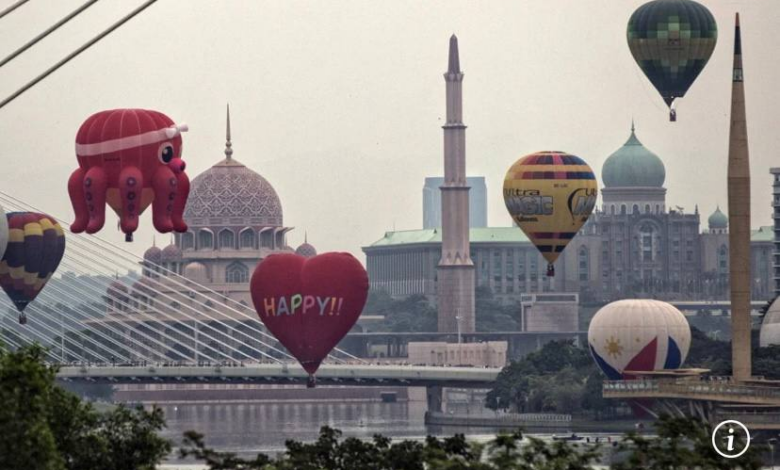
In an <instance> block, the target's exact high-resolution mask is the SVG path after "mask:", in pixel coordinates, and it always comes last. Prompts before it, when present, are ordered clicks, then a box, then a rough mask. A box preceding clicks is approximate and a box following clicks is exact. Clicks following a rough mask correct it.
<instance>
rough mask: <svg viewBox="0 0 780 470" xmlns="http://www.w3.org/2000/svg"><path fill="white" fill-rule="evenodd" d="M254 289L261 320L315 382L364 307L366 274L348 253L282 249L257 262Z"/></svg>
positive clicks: (311, 383)
mask: <svg viewBox="0 0 780 470" xmlns="http://www.w3.org/2000/svg"><path fill="white" fill-rule="evenodd" d="M250 289H251V292H252V302H253V303H254V305H255V310H256V311H257V314H258V316H259V317H260V320H261V321H262V322H263V323H264V324H265V326H266V327H267V328H268V329H269V330H270V331H271V333H273V335H274V336H275V337H276V339H278V340H279V342H280V343H282V344H283V345H284V347H286V348H287V350H288V351H290V354H292V355H293V356H294V357H295V358H296V359H297V360H298V362H300V364H301V366H302V367H303V368H304V370H306V372H308V373H309V381H308V384H307V385H308V386H309V387H313V386H314V384H315V381H314V374H315V372H317V368H318V367H319V366H320V363H321V362H322V360H323V359H325V357H326V356H327V355H328V354H329V353H330V351H331V350H333V348H334V347H335V346H336V345H337V344H338V342H339V341H341V339H342V338H343V337H344V335H346V334H347V332H349V330H350V329H351V328H352V326H354V324H355V322H356V321H357V319H358V317H359V316H360V313H361V312H362V311H363V306H364V305H365V303H366V299H367V298H368V274H367V273H366V270H365V269H364V268H363V266H362V265H361V264H360V262H359V261H358V260H357V259H355V257H354V256H352V255H350V254H349V253H325V254H321V255H317V256H314V257H312V258H305V257H303V256H300V255H296V254H294V253H280V254H274V255H271V256H269V257H267V258H265V259H264V260H263V261H262V262H260V264H258V265H257V268H255V272H254V274H252V280H251V283H250Z"/></svg>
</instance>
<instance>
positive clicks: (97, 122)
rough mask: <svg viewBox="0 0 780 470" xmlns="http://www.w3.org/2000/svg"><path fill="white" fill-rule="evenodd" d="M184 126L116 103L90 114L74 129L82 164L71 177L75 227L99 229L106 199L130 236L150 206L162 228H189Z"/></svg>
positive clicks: (86, 229) (88, 229)
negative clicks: (184, 216) (186, 208)
mask: <svg viewBox="0 0 780 470" xmlns="http://www.w3.org/2000/svg"><path fill="white" fill-rule="evenodd" d="M186 130H187V126H186V125H176V124H174V122H173V120H171V118H169V117H168V116H166V115H165V114H163V113H161V112H158V111H153V110H147V109H112V110H108V111H101V112H98V113H95V114H93V115H92V116H90V117H89V118H87V120H86V121H84V123H83V124H82V125H81V127H80V128H79V131H78V133H77V135H76V155H77V159H78V163H79V168H77V169H76V170H75V171H74V172H73V174H72V175H71V177H70V179H69V181H68V191H69V193H70V199H71V203H72V204H73V210H74V212H75V213H76V220H75V221H74V222H73V224H71V231H72V232H74V233H80V232H84V231H86V232H87V233H95V232H97V231H99V230H100V229H101V228H102V227H103V224H104V223H105V206H106V205H108V206H109V207H111V208H112V209H113V210H114V212H116V214H117V215H118V216H119V219H120V226H121V229H122V231H123V232H125V233H126V234H127V238H128V240H131V239H132V234H133V232H134V231H135V230H136V229H137V227H138V218H139V216H140V215H141V214H142V213H143V212H144V210H146V208H147V207H149V206H152V212H153V214H152V219H153V222H154V226H155V228H156V229H157V230H158V231H160V232H164V233H165V232H171V231H173V230H175V231H177V232H184V231H186V230H187V225H186V223H185V222H184V221H183V219H182V214H183V212H184V207H185V204H186V202H187V196H188V194H189V179H188V178H187V175H186V173H184V169H185V164H184V162H183V161H182V160H181V156H182V137H181V133H182V132H184V131H186Z"/></svg>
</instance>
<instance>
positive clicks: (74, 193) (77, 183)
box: [68, 168, 89, 233]
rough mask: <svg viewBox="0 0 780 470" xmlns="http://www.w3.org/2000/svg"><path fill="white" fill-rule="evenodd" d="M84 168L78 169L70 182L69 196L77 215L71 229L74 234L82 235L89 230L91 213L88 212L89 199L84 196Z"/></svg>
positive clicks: (71, 176)
mask: <svg viewBox="0 0 780 470" xmlns="http://www.w3.org/2000/svg"><path fill="white" fill-rule="evenodd" d="M85 173H86V172H85V171H84V170H83V169H82V168H77V169H76V170H75V171H74V172H73V173H72V174H71V175H70V179H69V180H68V194H69V195H70V201H71V204H72V205H73V212H74V213H75V214H76V220H74V221H73V223H72V224H70V229H71V230H72V231H73V232H74V233H80V232H83V231H84V230H86V229H87V224H88V223H89V212H88V211H87V199H86V197H85V196H84V174H85Z"/></svg>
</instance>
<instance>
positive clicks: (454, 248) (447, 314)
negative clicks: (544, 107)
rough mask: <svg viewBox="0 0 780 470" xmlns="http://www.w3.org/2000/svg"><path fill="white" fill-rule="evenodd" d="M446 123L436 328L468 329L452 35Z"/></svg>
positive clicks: (458, 82) (470, 282)
mask: <svg viewBox="0 0 780 470" xmlns="http://www.w3.org/2000/svg"><path fill="white" fill-rule="evenodd" d="M444 80H445V82H446V84H447V94H446V96H447V122H446V123H445V124H444V126H443V128H444V184H443V185H442V186H441V209H442V210H441V213H442V229H441V230H442V246H441V261H440V262H439V266H438V268H437V273H438V282H437V299H438V307H439V315H438V323H439V331H440V332H447V333H454V332H456V331H459V332H462V333H471V332H473V331H474V330H475V320H474V263H473V262H472V261H471V256H470V254H469V186H468V184H467V183H466V126H465V125H464V124H463V72H461V70H460V58H459V57H458V38H457V37H455V35H453V36H452V37H451V38H450V51H449V64H448V67H447V72H446V73H445V74H444Z"/></svg>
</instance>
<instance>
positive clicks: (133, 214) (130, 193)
mask: <svg viewBox="0 0 780 470" xmlns="http://www.w3.org/2000/svg"><path fill="white" fill-rule="evenodd" d="M143 187H144V175H143V174H142V173H141V170H139V169H138V168H137V167H134V166H128V167H125V168H124V169H123V170H122V172H121V173H119V198H120V199H121V201H122V202H121V207H122V215H123V217H122V220H121V223H120V227H121V228H122V231H123V232H124V233H128V234H130V233H133V232H135V231H136V230H137V229H138V214H139V212H140V211H139V207H138V206H139V204H140V203H141V189H142V188H143Z"/></svg>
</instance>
